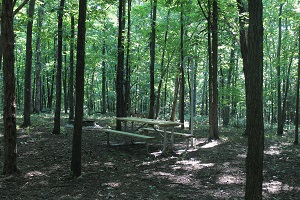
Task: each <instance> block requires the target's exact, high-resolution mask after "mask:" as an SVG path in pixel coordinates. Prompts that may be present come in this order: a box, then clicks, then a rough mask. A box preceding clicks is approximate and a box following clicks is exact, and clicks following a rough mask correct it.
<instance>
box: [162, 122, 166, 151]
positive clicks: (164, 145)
mask: <svg viewBox="0 0 300 200" xmlns="http://www.w3.org/2000/svg"><path fill="white" fill-rule="evenodd" d="M166 148H167V128H166V127H164V143H163V149H162V153H163V152H164V151H165V150H166Z"/></svg>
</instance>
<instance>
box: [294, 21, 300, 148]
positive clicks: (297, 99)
mask: <svg viewBox="0 0 300 200" xmlns="http://www.w3.org/2000/svg"><path fill="white" fill-rule="evenodd" d="M297 74H298V76H297V97H296V117H295V139H294V144H298V143H299V127H298V126H299V96H300V95H299V87H300V86H299V85H300V24H299V27H298V71H297Z"/></svg>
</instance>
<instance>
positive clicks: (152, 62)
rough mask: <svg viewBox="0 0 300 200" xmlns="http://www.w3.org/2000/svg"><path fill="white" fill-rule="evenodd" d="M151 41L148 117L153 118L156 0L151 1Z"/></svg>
mask: <svg viewBox="0 0 300 200" xmlns="http://www.w3.org/2000/svg"><path fill="white" fill-rule="evenodd" d="M152 4H153V5H152V21H151V41H150V105H149V118H150V119H154V109H155V91H154V90H155V88H154V65H155V38H156V8H157V0H153V3H152Z"/></svg>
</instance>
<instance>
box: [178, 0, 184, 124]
mask: <svg viewBox="0 0 300 200" xmlns="http://www.w3.org/2000/svg"><path fill="white" fill-rule="evenodd" d="M180 9H181V10H180V72H181V74H180V75H181V76H180V77H181V78H180V104H179V105H180V110H179V118H180V122H181V123H182V125H181V128H182V129H183V128H184V108H185V106H184V93H185V92H184V91H185V79H184V69H183V59H184V38H183V36H184V10H183V2H181V3H180Z"/></svg>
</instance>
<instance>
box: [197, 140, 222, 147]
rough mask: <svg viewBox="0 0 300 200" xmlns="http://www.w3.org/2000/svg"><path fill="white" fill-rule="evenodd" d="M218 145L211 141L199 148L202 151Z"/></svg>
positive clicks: (216, 142) (217, 142)
mask: <svg viewBox="0 0 300 200" xmlns="http://www.w3.org/2000/svg"><path fill="white" fill-rule="evenodd" d="M219 144H220V142H219V141H217V140H215V141H212V142H209V143H207V144H205V145H203V146H202V147H201V148H202V149H207V148H212V147H215V146H218V145H219Z"/></svg>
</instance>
